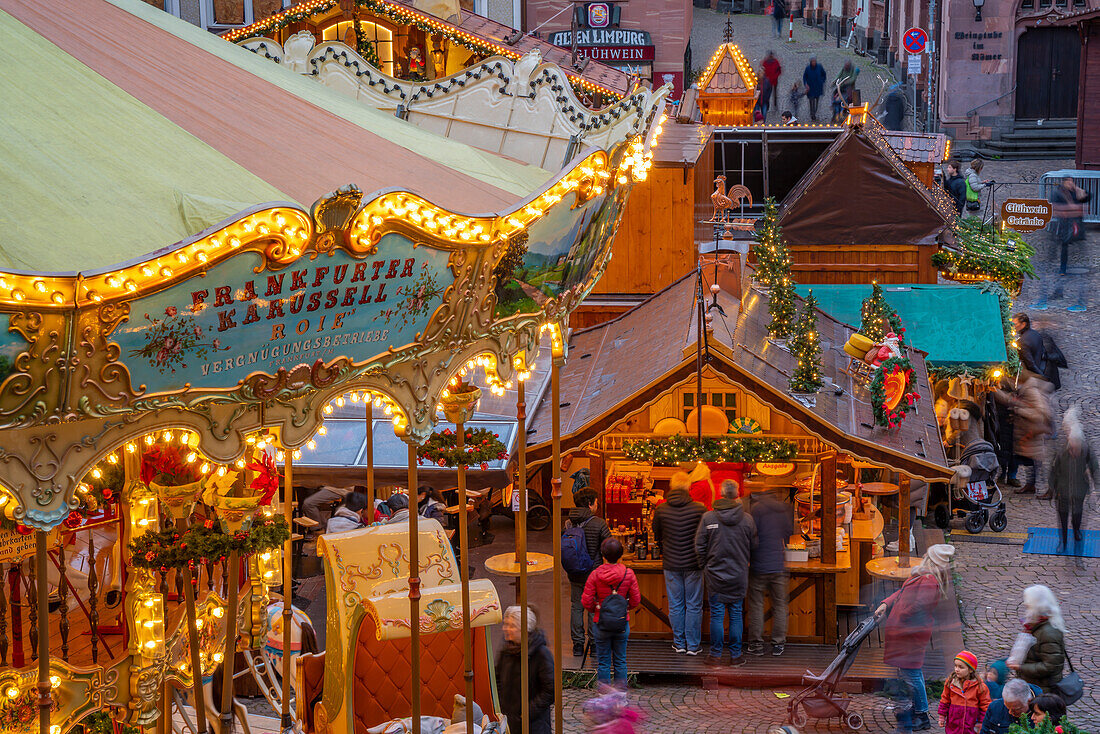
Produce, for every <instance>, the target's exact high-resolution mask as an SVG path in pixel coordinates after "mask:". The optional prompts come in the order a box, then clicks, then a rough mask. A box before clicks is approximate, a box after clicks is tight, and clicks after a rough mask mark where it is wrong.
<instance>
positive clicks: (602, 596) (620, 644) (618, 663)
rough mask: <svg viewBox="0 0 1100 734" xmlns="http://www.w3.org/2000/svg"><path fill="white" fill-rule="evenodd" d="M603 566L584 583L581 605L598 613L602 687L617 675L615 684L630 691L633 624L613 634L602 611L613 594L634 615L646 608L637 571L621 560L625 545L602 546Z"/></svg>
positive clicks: (612, 541) (595, 629)
mask: <svg viewBox="0 0 1100 734" xmlns="http://www.w3.org/2000/svg"><path fill="white" fill-rule="evenodd" d="M600 555H601V556H603V564H602V565H600V566H597V567H596V568H595V570H593V571H592V573H590V574H588V580H587V581H586V582H585V583H584V593H583V594H582V595H581V603H582V604H583V605H584V608H585V609H587V610H588V611H590V612H593V613H594V616H593V620H592V628H593V629H592V633H593V637H594V638H595V640H596V678H597V679H598V680H599V681H600V682H601V683H610V682H611V671H612V669H614V671H615V684H616V685H618V686H619V687H621V688H626V639H627V637H629V636H630V624H629V623H627V624H626V626H625V628H624V629H622V630H619V631H615V632H610V631H608V630H606V629H604V626H606V625H604V626H601V625H600V607H601V606H602V605H603V603H604V602H605V601H606V600H607V597H609V596H611V594H612V593H615V594H619V595H620V596H622V597H623V598H624V599H626V605H627V608H628V609H630V610H631V611H633V610H634V609H637V608H638V607H640V606H641V604H642V591H641V589H640V588H638V579H637V577H636V576H635V575H634V571H632V570H631V569H629V568H627V567H626V566H624V565H623V564H622V563H620V562H619V560H620V559H621V558H622V557H623V544H622V543H621V542H620V541H619V539H618V538H608V539H607V540H605V541H604V542H603V544H602V545H601V546H600Z"/></svg>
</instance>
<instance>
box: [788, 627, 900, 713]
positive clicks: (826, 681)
mask: <svg viewBox="0 0 1100 734" xmlns="http://www.w3.org/2000/svg"><path fill="white" fill-rule="evenodd" d="M876 624H878V621H877V620H876V619H875V618H874V617H873V616H871V617H867V619H865V620H863V621H862V622H860V623H859V626H857V627H856V628H855V629H854V630H852V633H851V634H850V635H848V637H846V638H845V639H844V642H842V643H840V652H839V654H837V656H836V657H835V658H833V661H832V662H831V663H829V667H827V668H825V671H824V672H823V673H822V674H821V675H814V674H813V673H811V672H810V671H808V670H807V671H806V675H804V676H802V682H803V683H806V684H808V685H807V686H806V688H804V689H802V690H801V691H799V692H798V693H796V694H795V695H794V696H793V697H792V698H791V700H790V703H788V704H787V721H788V722H789V723H791V724H793V725H794V726H795V727H797V728H798V729H802V728H803V727H805V726H806V722H807V721H809V719H810V718H814V719H837V718H839V719H841V720H842V721H843V722H844V725H845V726H846V727H848V728H849V729H852V730H853V731H854V730H856V729H861V728H862V727H863V716H862V715H861V714H860V713H859V712H858V711H849V710H848V704H849V703H850V702H851V699H849V698H844V697H842V696H837V695H835V693H836V687H837V684H838V683H840V681H841V680H843V679H844V676H845V674H847V672H848V669H849V668H851V667H852V663H853V662H855V659H856V655H857V654H858V653H859V648H860V647H861V646H862V645H863V641H864V640H866V639H867V637H868V636H869V635H870V634H871V631H872V630H874V628H875V625H876Z"/></svg>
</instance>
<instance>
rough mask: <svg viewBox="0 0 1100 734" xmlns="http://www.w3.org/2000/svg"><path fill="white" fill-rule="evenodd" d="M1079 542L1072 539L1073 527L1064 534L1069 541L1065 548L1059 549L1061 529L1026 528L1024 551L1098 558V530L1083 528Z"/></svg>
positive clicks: (1099, 549)
mask: <svg viewBox="0 0 1100 734" xmlns="http://www.w3.org/2000/svg"><path fill="white" fill-rule="evenodd" d="M1081 535H1083V536H1084V537H1083V538H1082V539H1081V542H1079V543H1078V542H1077V541H1075V540H1074V539H1073V528H1070V530H1069V532H1068V533H1066V536H1067V538H1068V540H1069V542H1068V543H1067V544H1066V548H1065V550H1062V551H1059V550H1058V544H1059V543H1061V542H1062V531H1061V530H1060V529H1058V528H1028V529H1027V542H1026V543H1024V553H1038V554H1040V555H1044V556H1080V557H1082V558H1100V531H1096V530H1083V531H1081Z"/></svg>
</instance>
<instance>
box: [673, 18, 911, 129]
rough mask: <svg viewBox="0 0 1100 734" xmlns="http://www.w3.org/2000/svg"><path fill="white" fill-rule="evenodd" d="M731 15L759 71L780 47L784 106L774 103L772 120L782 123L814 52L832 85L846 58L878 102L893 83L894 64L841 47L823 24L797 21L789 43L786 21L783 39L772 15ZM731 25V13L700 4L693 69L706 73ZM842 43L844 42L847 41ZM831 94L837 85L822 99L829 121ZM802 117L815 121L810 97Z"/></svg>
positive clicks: (737, 38) (737, 39)
mask: <svg viewBox="0 0 1100 734" xmlns="http://www.w3.org/2000/svg"><path fill="white" fill-rule="evenodd" d="M730 20H731V21H732V23H733V42H734V43H736V44H737V45H738V46H739V47H740V49H741V53H742V54H744V56H745V59H746V60H747V61H748V62H749V63H750V64H751V65H752V67H753V69H755V70H756V73H757V75H759V74H760V66H761V63H762V62H763V60H764V56H765V55H766V54H767V53H768V51H775V54H776V56H777V57H778V58H779V63H780V64H781V65H782V66H783V74H782V76H780V77H779V105H778V106H774V105H773V107H772V109H771V110H770V111H769V113H768V122H771V123H778V122H779V115H780V113H782V112H783V111H784V110H786V109H788V108H789V107H790V105H789V104H788V103H787V92H788V91H789V90H790V88H791V85H792V84H794V83H795V82H796V81H797V82H798V83H799V84H801V83H802V71H803V70H804V69H805V68H806V64H808V63H809V61H810V57H811V56H816V57H817V62H818V63H819V64H821V66H822V67H824V69H825V73H826V75H827V77H826V84H827V85H831V84H832V82H833V80H835V79H836V77H837V75H838V74H839V73H840V70H841V68H843V66H844V62H845V61H851V62H853V63H854V64H855V65H856V66H858V67H859V68H860V74H859V77H858V78H857V81H856V89H858V90H859V91H860V94H861V95H862V98H863V100H864V101H865V102H874V101H875V99H876V98H877V97H878V95H879V93H880V92H881V91H882V90H883V88H885V87H886V86H889V85H890V84H893V77H892V76H891V73H890V70H889V69H887V68H886V67H883V66H879V65H878V64H875V63H873V62H872V61H871V59H869V58H866V57H864V56H860V55H858V54H856V53H855V52H854V51H850V50H848V49H845V48H837V47H836V39H835V38H834V37H833V36H829V40H828V41H823V40H822V38H821V30H820V29H816V28H815V29H810V28H807V27H806V26H804V25H802V21H801V20H797V19H796V20H795V22H794V38H795V42H794V43H788V42H787V24H786V23H784V25H783V38H781V39H777V38H776V37H775V33H774V28H773V25H772V19H771V18H770V17H768V16H764V15H753V14H748V13H740V14H737V15H731V16H730ZM725 29H726V16H725V15H719V14H718V13H716V12H715V11H713V10H710V9H708V8H694V24H693V26H692V30H691V53H692V61H691V65H692V69H693V70H695V71H697V72H699V73H700V74H701V73H702V72H703V71H705V70H706V67H707V64H708V63H709V62H710V57H711V56H712V55H713V54H714V49H716V48H717V47H718V45H719V44H721V43H722V42H723V38H724V35H723V34H724V33H725ZM841 44H842V45H843V41H841ZM830 95H831V87H829V86H826V90H825V96H824V97H822V98H821V107H820V109H819V110H818V117H819V119H823V120H824V121H826V122H827V121H828V120H829V117H831V115H832V108H831V107H830V101H829V100H830ZM796 117H798V119H799V121H801V122H809V121H810V119H809V118H810V111H809V107H808V105H807V102H806V100H805V99H803V100H802V102H801V109H800V111H799V114H797V115H796Z"/></svg>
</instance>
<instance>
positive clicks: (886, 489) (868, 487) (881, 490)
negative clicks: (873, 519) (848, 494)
mask: <svg viewBox="0 0 1100 734" xmlns="http://www.w3.org/2000/svg"><path fill="white" fill-rule="evenodd" d="M899 491H900V489H899V488H898V485H896V484H891V483H890V482H863V483H862V484H861V485H860V492H862V493H863V494H869V495H871V496H872V497H888V496H890V495H892V494H897V493H898V492H899Z"/></svg>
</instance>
